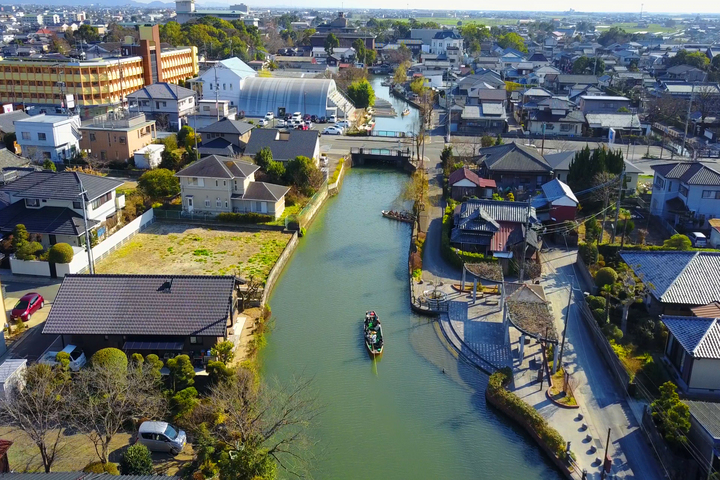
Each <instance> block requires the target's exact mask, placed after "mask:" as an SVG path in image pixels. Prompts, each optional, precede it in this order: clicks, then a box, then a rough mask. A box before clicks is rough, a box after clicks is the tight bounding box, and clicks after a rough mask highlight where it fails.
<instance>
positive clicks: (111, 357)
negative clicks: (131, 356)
mask: <svg viewBox="0 0 720 480" xmlns="http://www.w3.org/2000/svg"><path fill="white" fill-rule="evenodd" d="M90 363H92V364H93V365H98V366H101V367H105V368H112V369H117V370H118V371H120V372H125V371H127V366H128V359H127V356H126V355H125V352H123V351H122V350H118V349H117V348H112V347H110V348H103V349H102V350H98V351H97V352H95V353H94V354H93V356H92V357H90Z"/></svg>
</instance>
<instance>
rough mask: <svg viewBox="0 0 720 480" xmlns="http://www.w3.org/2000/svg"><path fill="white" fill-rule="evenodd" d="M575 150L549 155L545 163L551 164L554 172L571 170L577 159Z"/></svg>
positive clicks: (546, 156)
mask: <svg viewBox="0 0 720 480" xmlns="http://www.w3.org/2000/svg"><path fill="white" fill-rule="evenodd" d="M575 153H577V152H575V151H574V150H570V151H568V152H558V153H548V154H546V155H545V161H546V162H547V163H548V164H550V166H551V167H552V168H553V170H570V164H571V163H572V161H573V159H574V158H575Z"/></svg>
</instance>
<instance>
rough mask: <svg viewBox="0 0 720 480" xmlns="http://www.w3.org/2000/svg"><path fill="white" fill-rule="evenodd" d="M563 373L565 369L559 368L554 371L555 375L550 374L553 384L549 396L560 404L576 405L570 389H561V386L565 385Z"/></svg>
mask: <svg viewBox="0 0 720 480" xmlns="http://www.w3.org/2000/svg"><path fill="white" fill-rule="evenodd" d="M564 375H565V371H564V370H563V369H562V368H560V369H558V371H557V372H555V375H553V376H552V381H553V386H552V387H550V396H551V397H552V399H553V400H554V401H556V402H557V403H560V404H562V405H573V406H574V405H577V400H576V399H575V396H574V395H573V394H572V390H571V389H570V388H568V389H567V390H563V386H564V385H565V379H564Z"/></svg>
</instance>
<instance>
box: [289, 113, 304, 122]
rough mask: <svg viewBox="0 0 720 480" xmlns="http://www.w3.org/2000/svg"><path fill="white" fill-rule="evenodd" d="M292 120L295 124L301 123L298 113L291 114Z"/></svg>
mask: <svg viewBox="0 0 720 480" xmlns="http://www.w3.org/2000/svg"><path fill="white" fill-rule="evenodd" d="M292 119H293V121H296V122H302V119H303V117H302V113H300V112H295V113H293V115H292Z"/></svg>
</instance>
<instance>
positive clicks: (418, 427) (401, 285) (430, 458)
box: [261, 168, 559, 480]
mask: <svg viewBox="0 0 720 480" xmlns="http://www.w3.org/2000/svg"><path fill="white" fill-rule="evenodd" d="M406 181H407V176H405V175H403V174H401V173H397V172H393V171H390V170H371V169H361V168H355V169H352V170H351V171H350V173H349V175H348V177H347V178H346V179H345V182H344V184H343V187H342V190H341V192H340V195H338V196H337V197H335V198H333V199H331V200H329V203H328V204H327V205H326V206H325V207H323V210H321V212H320V213H319V214H318V218H317V219H316V220H315V222H314V223H313V225H312V226H311V228H310V229H309V231H308V233H307V235H306V236H305V237H304V238H302V239H300V245H299V247H298V249H297V251H296V252H295V254H294V256H293V258H292V260H291V261H290V264H289V265H288V267H287V269H286V271H285V272H284V273H283V275H282V277H281V279H280V281H279V283H278V285H277V287H276V289H275V291H274V293H273V295H272V297H271V299H270V306H271V307H272V312H273V316H274V317H275V328H274V330H273V332H272V333H271V334H270V336H269V339H268V347H267V349H266V350H265V351H264V352H263V356H262V359H261V360H262V364H263V374H264V375H265V377H266V378H268V379H270V378H273V377H275V378H277V379H278V380H279V381H280V382H288V381H290V380H291V379H292V377H293V376H296V375H302V376H303V377H312V378H313V379H314V380H313V382H314V383H313V389H314V391H316V392H317V395H318V397H319V400H320V402H321V403H322V404H323V405H324V406H325V410H324V412H323V414H322V415H321V417H320V418H319V419H318V420H317V421H315V422H314V423H313V425H312V426H311V432H310V433H311V434H312V436H313V437H314V439H315V440H316V441H317V442H318V443H317V445H315V446H314V447H313V448H314V450H313V452H312V453H313V454H315V456H316V457H317V461H316V463H315V464H314V468H313V472H312V474H313V477H314V478H317V479H344V480H345V479H347V480H365V479H367V478H380V479H383V480H401V479H402V480H404V479H409V478H414V479H440V478H448V479H453V480H464V479H468V480H470V479H478V478H493V479H538V478H540V479H553V480H554V479H558V478H559V475H558V474H557V472H556V471H555V470H554V469H553V468H552V467H551V466H550V465H549V463H548V462H547V461H546V459H545V458H544V456H543V455H542V454H541V453H540V451H539V450H538V448H537V447H536V446H535V445H534V444H533V443H532V441H531V440H530V439H529V438H528V437H527V436H526V435H525V434H524V433H522V432H521V431H520V430H519V429H518V428H516V427H515V426H514V425H512V424H511V423H510V422H509V421H507V420H506V419H505V418H503V417H502V416H500V415H498V414H497V413H496V412H495V411H494V410H491V409H489V408H488V406H487V404H486V403H485V398H484V391H485V386H486V384H487V377H486V376H485V375H484V374H482V373H480V372H479V371H478V370H476V369H474V368H471V367H469V366H468V365H466V364H465V363H462V362H460V361H459V360H458V359H457V357H456V356H455V355H454V354H453V353H451V351H449V350H448V349H447V348H446V347H445V346H444V344H443V342H444V339H442V337H441V336H438V332H437V331H436V327H437V323H436V322H433V321H432V320H431V319H428V318H425V317H420V316H417V315H414V314H413V313H412V312H411V310H410V305H409V299H408V284H407V282H408V277H407V252H408V248H409V243H410V238H409V237H410V235H409V233H410V231H409V229H410V226H409V225H407V224H404V223H400V222H396V221H393V220H389V219H387V218H383V217H382V216H381V215H380V211H381V210H383V209H387V208H388V206H389V205H391V204H392V203H393V201H395V200H396V199H397V197H398V194H399V193H400V191H401V189H402V186H403V184H404V183H405V182H406ZM371 309H372V310H375V311H377V312H378V315H379V316H380V319H381V321H382V322H383V333H384V337H385V348H384V351H383V356H382V359H381V360H379V361H377V360H376V361H374V360H373V359H372V358H370V356H369V354H368V352H367V349H366V348H365V345H364V342H363V335H362V322H363V319H364V315H365V312H366V311H367V310H371ZM370 459H371V460H370Z"/></svg>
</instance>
